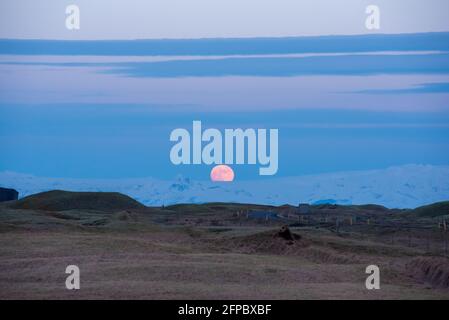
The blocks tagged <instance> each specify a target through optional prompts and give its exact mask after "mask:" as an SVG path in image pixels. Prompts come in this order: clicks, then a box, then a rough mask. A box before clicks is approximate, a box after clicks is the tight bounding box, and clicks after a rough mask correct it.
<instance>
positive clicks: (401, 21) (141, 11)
mask: <svg viewBox="0 0 449 320" xmlns="http://www.w3.org/2000/svg"><path fill="white" fill-rule="evenodd" d="M70 4H76V5H78V7H79V8H80V13H81V15H80V17H81V28H80V30H77V31H69V30H67V28H66V27H65V18H66V15H65V8H66V6H67V5H70ZM368 5H377V6H378V7H379V8H380V12H381V24H380V26H381V29H380V32H382V33H405V32H406V33H415V32H436V31H449V26H448V22H447V21H448V19H447V12H449V2H448V1H446V0H394V1H391V0H339V1H335V0H314V1H298V0H245V1H241V0H226V1H223V0H213V1H211V0H189V1H186V0H163V1H162V0H126V1H124V0H121V1H120V0H95V1H91V0H58V1H55V0H39V1H36V0H3V1H1V2H0V18H1V19H0V38H13V39H66V40H73V39H91V40H104V39H159V38H205V37H206V38H211V37H212V38H216V37H219V38H233V37H286V36H311V35H314V36H317V35H335V34H366V33H372V32H379V31H378V30H376V31H373V30H367V29H366V28H365V19H366V16H367V15H366V13H365V10H366V7H367V6H368Z"/></svg>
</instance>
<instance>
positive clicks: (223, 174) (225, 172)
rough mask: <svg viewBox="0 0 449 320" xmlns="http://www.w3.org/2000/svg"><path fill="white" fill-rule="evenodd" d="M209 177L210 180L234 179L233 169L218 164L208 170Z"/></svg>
mask: <svg viewBox="0 0 449 320" xmlns="http://www.w3.org/2000/svg"><path fill="white" fill-rule="evenodd" d="M210 179H211V180H212V181H226V182H231V181H233V180H234V171H233V170H232V169H231V167H229V166H227V165H224V164H220V165H218V166H215V167H213V168H212V170H211V172H210Z"/></svg>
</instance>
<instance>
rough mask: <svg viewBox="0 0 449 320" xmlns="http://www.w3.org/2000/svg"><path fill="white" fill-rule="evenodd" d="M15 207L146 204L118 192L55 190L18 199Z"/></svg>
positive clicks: (115, 208)
mask: <svg viewBox="0 0 449 320" xmlns="http://www.w3.org/2000/svg"><path fill="white" fill-rule="evenodd" d="M11 207H12V208H15V209H32V210H47V211H64V210H95V211H109V212H113V211H121V210H127V209H140V208H144V207H145V206H144V205H143V204H141V203H139V202H137V201H136V200H134V199H132V198H131V197H128V196H126V195H124V194H121V193H118V192H70V191H61V190H53V191H47V192H42V193H37V194H34V195H31V196H28V197H25V198H23V199H20V200H18V201H16V202H15V203H14V204H12V206H11Z"/></svg>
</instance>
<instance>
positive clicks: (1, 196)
mask: <svg viewBox="0 0 449 320" xmlns="http://www.w3.org/2000/svg"><path fill="white" fill-rule="evenodd" d="M18 198H19V193H18V192H17V191H16V190H14V189H7V188H0V202H3V201H12V200H17V199H18Z"/></svg>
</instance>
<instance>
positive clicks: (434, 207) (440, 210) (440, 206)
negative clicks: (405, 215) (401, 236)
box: [410, 201, 449, 218]
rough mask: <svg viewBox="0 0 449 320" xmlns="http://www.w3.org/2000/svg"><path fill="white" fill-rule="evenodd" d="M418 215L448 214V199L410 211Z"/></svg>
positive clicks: (437, 215)
mask: <svg viewBox="0 0 449 320" xmlns="http://www.w3.org/2000/svg"><path fill="white" fill-rule="evenodd" d="M410 213H412V214H414V215H416V216H418V217H431V218H432V217H439V216H444V215H449V201H443V202H436V203H432V204H429V205H427V206H422V207H418V208H416V209H413V210H411V211H410Z"/></svg>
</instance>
